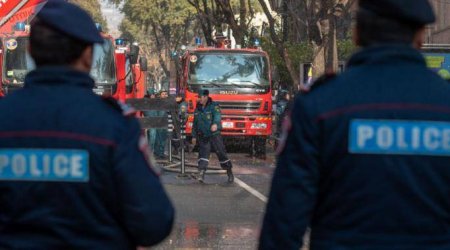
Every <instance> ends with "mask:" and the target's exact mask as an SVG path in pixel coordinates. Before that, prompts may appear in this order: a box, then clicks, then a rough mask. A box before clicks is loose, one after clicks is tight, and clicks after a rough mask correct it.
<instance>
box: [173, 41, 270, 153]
mask: <svg viewBox="0 0 450 250" xmlns="http://www.w3.org/2000/svg"><path fill="white" fill-rule="evenodd" d="M178 69H179V70H178V77H177V90H178V92H179V93H181V94H182V95H184V96H185V100H186V102H187V104H188V113H189V115H188V121H187V124H186V125H187V126H186V127H187V129H186V130H187V134H188V135H190V133H191V131H192V123H193V119H194V116H193V113H194V110H195V108H196V105H197V99H198V96H197V93H198V92H199V90H200V89H208V90H209V92H210V96H211V98H212V99H213V100H214V101H215V102H217V103H219V105H220V107H221V110H222V128H223V129H222V135H223V136H224V139H225V141H226V142H228V141H230V140H229V139H233V141H234V140H235V139H243V140H244V141H247V142H250V143H251V145H252V147H251V149H252V152H256V153H258V152H259V153H260V154H262V155H265V152H266V151H265V148H266V147H265V146H266V139H267V137H268V136H270V135H271V134H272V116H271V114H272V86H271V75H270V72H271V70H270V63H269V57H268V55H267V53H266V52H264V51H262V50H261V49H260V48H248V49H228V48H209V47H207V48H193V49H188V50H187V51H186V52H185V53H184V54H183V55H182V56H181V59H180V61H179V66H178ZM240 145H243V144H240Z"/></svg>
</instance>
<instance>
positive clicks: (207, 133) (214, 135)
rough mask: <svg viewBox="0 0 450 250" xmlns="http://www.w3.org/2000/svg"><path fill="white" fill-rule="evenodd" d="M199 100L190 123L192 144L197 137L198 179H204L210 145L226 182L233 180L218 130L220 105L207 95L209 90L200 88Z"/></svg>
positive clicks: (229, 163)
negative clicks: (226, 177)
mask: <svg viewBox="0 0 450 250" xmlns="http://www.w3.org/2000/svg"><path fill="white" fill-rule="evenodd" d="M199 99H200V100H199V102H198V103H197V107H196V109H195V111H194V122H193V125H192V137H193V139H192V140H193V142H192V144H194V145H195V144H196V141H197V139H198V142H199V152H198V169H199V177H198V178H199V181H200V182H203V181H204V179H205V172H206V170H207V168H208V163H209V155H210V153H211V147H212V148H213V149H214V151H215V152H216V154H217V158H219V162H220V167H221V168H222V169H226V170H227V175H228V182H229V183H231V182H233V181H234V176H233V171H232V168H233V165H232V164H231V161H230V159H229V158H228V156H227V152H226V150H225V146H224V145H223V140H222V136H221V135H220V130H221V129H222V122H221V114H220V107H219V105H218V104H217V103H215V102H213V101H212V99H211V97H209V90H207V89H205V90H201V91H200V93H199Z"/></svg>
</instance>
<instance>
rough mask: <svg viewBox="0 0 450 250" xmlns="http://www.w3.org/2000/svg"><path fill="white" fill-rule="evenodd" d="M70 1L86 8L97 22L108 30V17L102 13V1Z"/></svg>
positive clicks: (104, 29)
mask: <svg viewBox="0 0 450 250" xmlns="http://www.w3.org/2000/svg"><path fill="white" fill-rule="evenodd" d="M69 2H70V3H73V4H76V5H78V6H80V7H81V8H83V9H85V10H86V11H87V12H88V13H89V14H90V15H91V16H92V18H93V19H94V21H95V22H97V23H100V24H101V25H102V27H103V31H105V32H107V31H108V30H107V29H108V26H107V24H106V19H105V18H104V17H103V15H102V12H101V7H100V3H99V2H98V1H97V0H69Z"/></svg>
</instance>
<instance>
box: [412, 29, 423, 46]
mask: <svg viewBox="0 0 450 250" xmlns="http://www.w3.org/2000/svg"><path fill="white" fill-rule="evenodd" d="M424 42H425V27H421V28H420V29H419V30H417V31H416V33H415V34H414V38H413V47H414V48H416V49H421V48H422V46H423V44H424Z"/></svg>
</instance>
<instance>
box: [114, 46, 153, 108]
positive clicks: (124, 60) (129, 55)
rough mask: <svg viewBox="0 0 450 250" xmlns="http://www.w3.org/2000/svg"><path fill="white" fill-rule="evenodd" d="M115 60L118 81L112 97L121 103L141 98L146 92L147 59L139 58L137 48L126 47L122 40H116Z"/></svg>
mask: <svg viewBox="0 0 450 250" xmlns="http://www.w3.org/2000/svg"><path fill="white" fill-rule="evenodd" d="M115 59H116V63H117V79H118V80H117V90H116V91H115V94H114V97H115V98H116V99H118V100H121V101H123V102H125V100H127V99H134V98H143V97H144V95H145V91H146V89H145V83H146V79H147V78H146V73H145V71H147V59H146V58H145V57H140V58H139V46H138V45H136V44H132V45H131V46H127V45H126V41H125V40H124V39H120V38H119V39H116V50H115ZM138 59H139V60H138ZM138 62H139V63H138Z"/></svg>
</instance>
